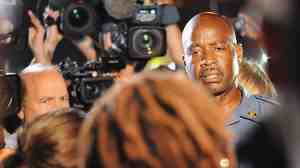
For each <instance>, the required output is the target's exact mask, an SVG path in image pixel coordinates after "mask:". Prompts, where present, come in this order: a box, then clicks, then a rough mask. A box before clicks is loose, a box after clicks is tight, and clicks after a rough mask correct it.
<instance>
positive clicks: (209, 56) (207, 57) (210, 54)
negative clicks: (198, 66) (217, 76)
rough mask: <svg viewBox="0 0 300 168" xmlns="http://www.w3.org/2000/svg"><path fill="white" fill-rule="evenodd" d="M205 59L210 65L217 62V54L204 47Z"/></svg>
mask: <svg viewBox="0 0 300 168" xmlns="http://www.w3.org/2000/svg"><path fill="white" fill-rule="evenodd" d="M202 58H203V60H204V63H205V64H206V65H210V64H213V63H215V61H216V56H215V54H214V53H213V52H211V51H210V50H209V49H208V48H204V50H203V57H202Z"/></svg>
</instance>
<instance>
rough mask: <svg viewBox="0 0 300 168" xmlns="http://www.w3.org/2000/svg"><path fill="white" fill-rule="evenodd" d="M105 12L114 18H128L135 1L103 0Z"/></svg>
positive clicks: (132, 11) (131, 13)
mask: <svg viewBox="0 0 300 168" xmlns="http://www.w3.org/2000/svg"><path fill="white" fill-rule="evenodd" d="M103 4H104V8H105V10H106V11H107V13H108V14H109V15H110V16H112V17H113V18H115V19H118V20H121V19H128V18H130V17H132V15H133V13H134V11H135V3H134V1H132V0H103Z"/></svg>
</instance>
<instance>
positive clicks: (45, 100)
mask: <svg viewBox="0 0 300 168" xmlns="http://www.w3.org/2000/svg"><path fill="white" fill-rule="evenodd" d="M48 102H49V99H44V100H41V101H40V103H48Z"/></svg>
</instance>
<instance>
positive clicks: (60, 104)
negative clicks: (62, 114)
mask: <svg viewBox="0 0 300 168" xmlns="http://www.w3.org/2000/svg"><path fill="white" fill-rule="evenodd" d="M66 107H69V104H68V103H67V102H66V101H64V100H61V99H60V98H58V99H55V100H54V101H53V102H52V104H51V108H52V109H60V108H66Z"/></svg>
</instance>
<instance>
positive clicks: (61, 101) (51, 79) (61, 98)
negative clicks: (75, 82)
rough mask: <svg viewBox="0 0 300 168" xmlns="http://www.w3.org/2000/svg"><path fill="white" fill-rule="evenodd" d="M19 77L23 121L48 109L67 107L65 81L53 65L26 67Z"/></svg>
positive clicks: (27, 120)
mask: <svg viewBox="0 0 300 168" xmlns="http://www.w3.org/2000/svg"><path fill="white" fill-rule="evenodd" d="M21 79H22V84H23V91H24V96H23V112H24V116H25V122H31V121H32V120H33V119H34V118H36V117H37V116H39V115H42V114H45V113H47V112H49V111H53V110H57V109H60V108H65V107H69V96H68V91H67V86H66V83H65V81H64V79H63V77H62V75H61V74H60V73H59V72H58V71H57V69H56V68H55V67H52V66H48V67H47V66H42V67H34V66H32V67H29V68H26V69H25V70H24V71H23V73H22V74H21Z"/></svg>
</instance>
